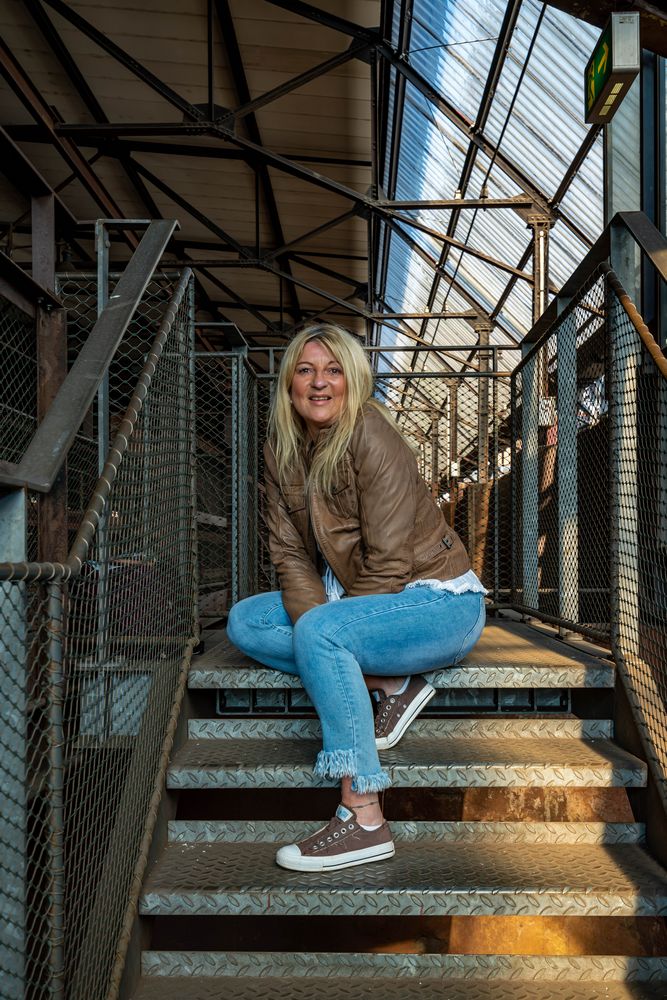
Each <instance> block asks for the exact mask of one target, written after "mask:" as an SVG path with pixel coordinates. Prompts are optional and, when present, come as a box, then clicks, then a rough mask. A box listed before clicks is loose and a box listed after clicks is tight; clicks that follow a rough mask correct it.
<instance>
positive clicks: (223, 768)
mask: <svg viewBox="0 0 667 1000" xmlns="http://www.w3.org/2000/svg"><path fill="white" fill-rule="evenodd" d="M262 721H264V720H262ZM279 721H281V722H282V721H283V720H279ZM445 721H447V720H445ZM489 721H490V720H489ZM494 721H495V720H494ZM229 724H231V725H235V724H236V725H239V726H240V728H243V727H247V726H251V725H254V720H248V721H247V722H246V721H242V722H241V723H236V722H232V723H228V725H229ZM216 725H218V724H217V723H216ZM223 725H225V723H223ZM482 732H483V731H482ZM320 747H321V743H320V742H319V741H316V740H312V741H311V740H308V739H304V738H292V739H286V738H283V739H277V738H273V739H272V738H267V737H263V738H252V737H249V736H248V734H247V732H246V733H243V735H242V736H241V738H238V739H233V738H225V739H211V738H209V739H202V740H189V741H188V742H187V743H186V744H185V746H184V747H183V748H182V749H181V750H180V751H179V752H178V753H177V754H176V756H175V757H174V760H173V761H172V764H171V766H170V768H169V772H168V775H167V785H168V787H169V788H173V789H176V788H180V789H185V788H197V789H204V788H209V789H210V788H315V787H318V788H321V787H331V786H332V785H335V784H337V782H335V781H332V780H329V779H324V778H320V777H317V776H316V775H315V774H314V773H313V764H314V761H315V757H316V755H317V752H318V750H319V749H320ZM381 760H382V765H383V767H384V768H386V770H387V771H388V772H389V774H390V776H391V779H392V782H393V784H394V785H395V786H399V787H438V788H466V787H467V788H472V787H476V788H489V787H516V788H526V787H535V788H538V787H539V788H549V787H560V788H562V787H570V788H593V787H597V788H602V787H619V786H623V787H643V786H644V785H645V784H646V765H645V764H644V763H643V762H642V761H640V760H638V759H637V758H636V757H633V756H632V755H631V754H629V753H627V752H626V751H625V750H622V749H621V748H620V747H617V746H615V745H614V744H613V743H611V742H610V741H609V740H605V739H600V740H594V741H590V742H585V741H584V740H574V739H566V738H562V739H555V738H551V739H546V738H519V737H516V736H515V737H512V736H510V735H505V736H498V737H495V738H488V737H487V738H485V736H484V735H463V736H449V737H443V736H437V737H428V738H422V737H418V736H413V735H412V734H409V735H408V736H406V737H405V738H404V739H403V740H401V742H400V744H399V745H398V746H397V747H395V748H394V749H392V750H386V751H382V753H381Z"/></svg>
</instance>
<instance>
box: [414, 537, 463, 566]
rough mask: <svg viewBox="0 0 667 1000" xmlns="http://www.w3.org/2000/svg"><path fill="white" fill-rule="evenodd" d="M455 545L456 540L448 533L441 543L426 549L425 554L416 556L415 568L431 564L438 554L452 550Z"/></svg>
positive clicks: (421, 553) (418, 553) (420, 553)
mask: <svg viewBox="0 0 667 1000" xmlns="http://www.w3.org/2000/svg"><path fill="white" fill-rule="evenodd" d="M453 544H454V539H453V538H452V536H451V535H450V534H449V533H447V534H446V535H443V536H442V538H441V539H440V541H439V542H437V543H436V544H435V545H432V546H431V547H430V549H426V551H425V552H417V553H416V554H415V567H417V566H422V565H423V564H424V563H427V562H429V561H430V560H431V559H433V557H434V556H437V554H438V552H442V551H443V550H444V549H451V547H452V546H453Z"/></svg>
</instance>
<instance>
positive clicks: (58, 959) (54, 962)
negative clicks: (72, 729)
mask: <svg viewBox="0 0 667 1000" xmlns="http://www.w3.org/2000/svg"><path fill="white" fill-rule="evenodd" d="M62 624H63V623H62V583H61V582H60V581H57V582H55V583H51V584H49V586H48V648H47V656H48V705H49V786H48V787H49V867H50V895H51V906H50V913H49V946H50V947H49V955H50V966H51V997H52V998H53V1000H64V997H65V920H64V905H65V870H64V865H65V862H64V852H63V829H64V826H63V824H64V801H63V788H64V737H63V649H62Z"/></svg>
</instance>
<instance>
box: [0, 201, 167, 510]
mask: <svg viewBox="0 0 667 1000" xmlns="http://www.w3.org/2000/svg"><path fill="white" fill-rule="evenodd" d="M177 226H178V223H177V222H176V220H175V219H172V220H162V219H160V220H158V221H155V222H151V224H150V226H149V227H148V229H147V230H146V232H145V234H144V236H143V238H142V240H141V243H140V244H139V246H138V247H137V249H136V250H135V252H134V254H133V255H132V257H131V259H130V261H129V263H128V265H127V267H126V268H125V270H124V272H123V274H122V275H121V277H120V279H119V281H118V284H117V285H116V287H115V289H114V291H113V294H112V295H111V296H110V297H109V302H108V304H107V306H106V307H105V309H104V310H103V312H102V313H101V314H100V316H99V318H98V320H97V322H96V323H95V325H94V327H93V329H92V330H91V332H90V336H89V337H88V339H87V340H86V343H85V344H84V345H83V347H82V348H81V351H80V352H79V355H78V357H77V359H76V361H75V362H74V364H73V365H72V368H71V370H70V371H69V373H68V375H67V378H66V379H65V381H64V382H63V384H62V385H61V386H60V389H59V390H58V393H57V395H56V397H55V399H54V400H53V402H52V404H51V406H50V407H49V410H48V412H47V413H46V416H45V417H44V419H43V420H42V422H41V423H40V425H39V427H38V428H37V430H36V432H35V434H34V437H33V439H32V441H31V442H30V444H29V445H28V448H27V449H26V452H25V454H24V456H23V458H22V459H21V461H20V462H19V463H18V465H14V464H12V463H10V462H0V484H2V485H4V486H14V487H23V486H26V487H28V488H29V489H32V490H37V491H38V492H40V493H48V492H49V490H50V489H51V487H52V486H53V484H54V482H55V480H56V477H57V476H58V473H59V472H60V470H61V468H62V466H63V463H64V461H65V458H66V457H67V453H68V451H69V449H70V447H71V445H72V442H73V440H74V438H75V437H76V434H77V432H78V430H79V427H80V426H81V424H82V423H83V420H84V418H85V416H86V413H87V411H88V409H89V407H90V405H91V403H92V402H93V399H94V398H95V394H96V392H97V390H98V388H99V386H100V383H101V382H102V379H103V378H104V375H105V373H106V372H107V371H108V368H109V365H110V364H111V361H112V359H113V357H114V355H115V353H116V351H117V349H118V346H119V345H120V343H121V341H122V339H123V337H124V336H125V331H126V330H127V328H128V326H129V324H130V321H131V319H132V317H133V315H134V313H135V311H136V308H137V306H138V305H139V302H140V301H141V297H142V295H143V294H144V292H145V291H146V287H147V285H148V283H149V281H150V280H151V277H152V276H153V273H154V271H155V268H156V267H157V266H158V264H159V262H160V259H161V257H162V254H163V253H164V251H165V248H166V246H167V244H168V242H169V240H170V239H171V237H172V235H173V233H174V230H175V229H176V228H177Z"/></svg>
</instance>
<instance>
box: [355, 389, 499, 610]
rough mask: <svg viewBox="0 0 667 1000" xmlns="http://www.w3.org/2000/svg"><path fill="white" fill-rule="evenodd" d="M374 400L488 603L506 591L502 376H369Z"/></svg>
mask: <svg viewBox="0 0 667 1000" xmlns="http://www.w3.org/2000/svg"><path fill="white" fill-rule="evenodd" d="M375 394H376V398H377V399H378V400H379V401H380V402H382V403H383V404H384V405H385V406H387V407H388V409H389V410H390V411H391V412H392V414H393V415H394V417H395V420H396V424H397V426H398V428H399V429H400V430H401V432H402V434H403V435H404V436H405V437H406V438H407V440H408V441H409V442H410V444H411V445H412V447H413V450H414V452H415V455H416V456H417V462H418V465H419V470H420V472H421V475H422V477H423V479H424V480H425V482H426V483H427V485H428V486H429V487H430V489H431V494H432V496H433V498H434V500H435V501H436V503H437V504H438V505H439V506H440V507H441V508H442V510H443V513H444V515H445V517H446V518H447V520H448V521H449V523H450V524H451V525H452V526H453V527H454V528H455V530H456V531H457V532H458V533H459V535H460V536H461V538H462V540H463V543H464V545H465V546H466V548H467V550H468V553H469V555H470V560H471V563H472V566H473V569H474V570H475V572H476V573H477V574H478V576H479V577H480V579H481V580H482V582H483V583H484V584H485V586H486V587H488V588H489V590H490V591H491V592H492V595H493V596H494V598H495V599H496V600H499V599H502V598H503V597H504V598H505V599H507V597H508V596H509V587H510V549H509V538H510V535H509V530H508V528H509V524H510V502H509V501H510V489H509V475H508V474H509V471H510V461H509V446H510V439H509V423H508V418H509V413H510V386H509V379H508V378H500V377H497V376H492V375H476V376H473V375H472V374H468V375H466V374H453V373H439V374H438V375H436V376H433V375H427V374H425V373H424V374H422V375H421V376H419V375H415V376H412V377H410V378H406V377H405V376H403V375H398V374H396V375H382V376H378V377H377V378H376V393H375Z"/></svg>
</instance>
